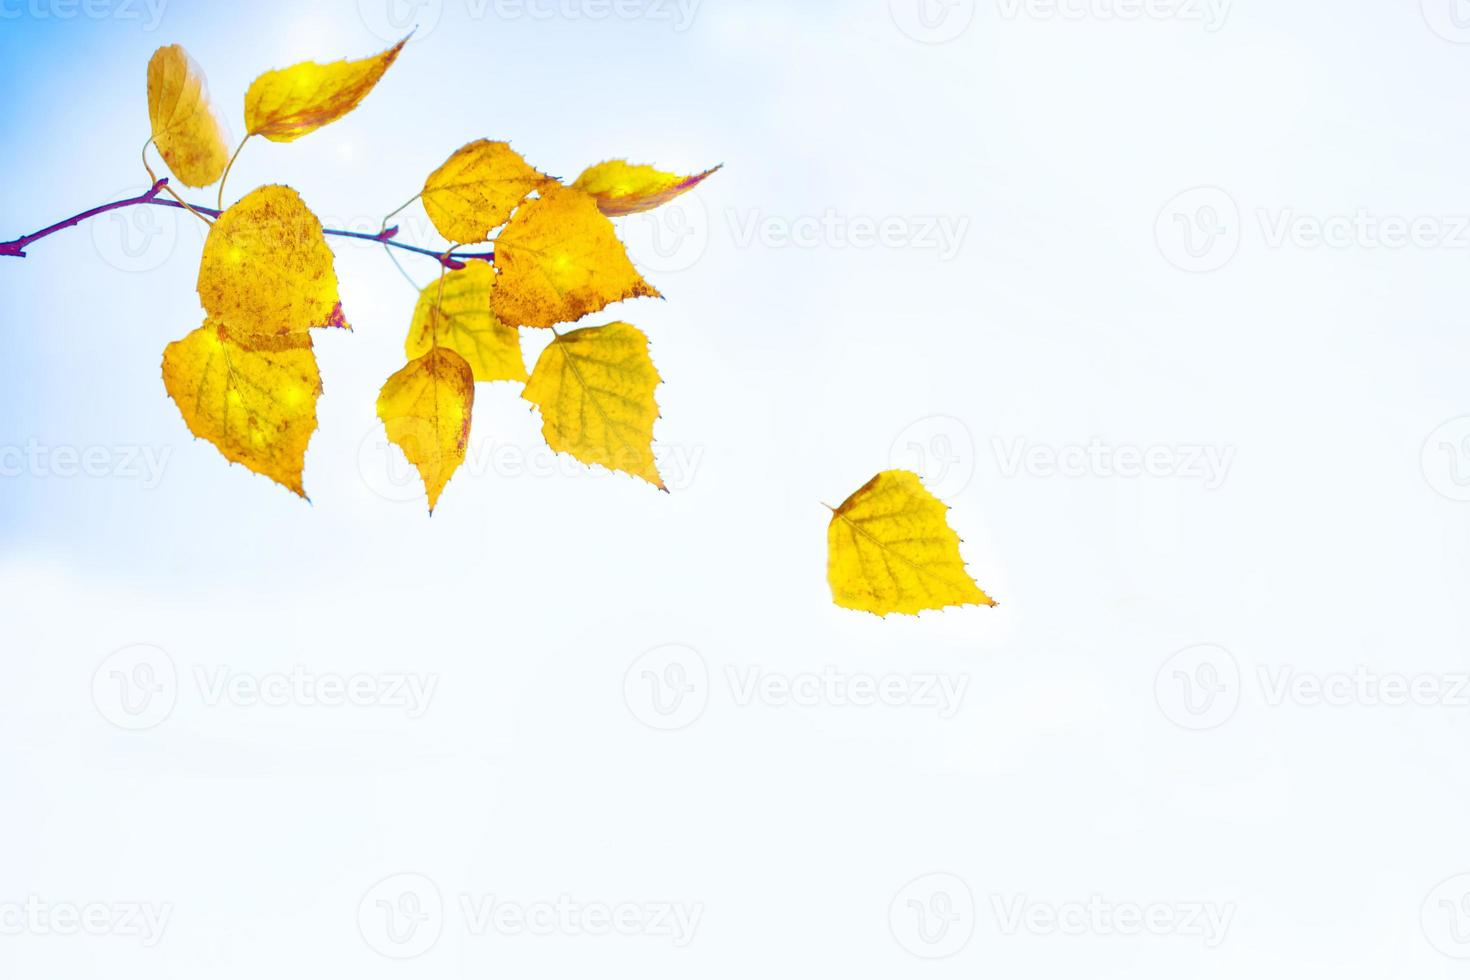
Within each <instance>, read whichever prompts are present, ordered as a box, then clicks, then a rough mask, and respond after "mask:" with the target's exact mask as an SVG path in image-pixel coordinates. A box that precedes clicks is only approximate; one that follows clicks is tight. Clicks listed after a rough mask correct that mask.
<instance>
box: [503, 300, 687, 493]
mask: <svg viewBox="0 0 1470 980" xmlns="http://www.w3.org/2000/svg"><path fill="white" fill-rule="evenodd" d="M658 383H659V377H658V371H657V369H655V368H654V366H653V361H652V360H651V359H650V358H649V356H648V338H647V337H645V336H644V335H643V333H642V331H640V330H639V329H638V328H637V327H634V326H631V325H630V324H627V323H609V324H608V325H607V326H605V327H584V328H583V329H581V330H573V331H572V332H571V333H566V334H562V335H561V336H559V337H557V338H556V339H555V340H554V341H552V342H551V343H550V344H548V345H547V346H546V349H545V350H544V351H542V352H541V357H540V359H539V360H537V362H536V367H535V369H533V370H532V371H531V380H530V381H529V382H527V384H526V390H525V398H526V400H527V401H530V402H532V403H534V404H535V405H536V406H537V407H538V408H540V409H541V419H542V423H543V424H542V429H541V431H542V433H543V434H544V435H545V436H546V442H547V444H548V445H550V446H551V448H552V449H554V450H556V451H557V452H559V453H570V454H571V455H573V456H575V457H576V458H577V459H580V460H581V461H582V462H584V463H596V464H599V465H602V466H605V467H607V468H608V469H610V470H622V471H623V472H624V473H631V474H633V475H634V476H637V477H640V478H642V479H644V480H647V481H648V482H649V483H652V484H653V485H654V486H656V487H658V488H659V489H660V490H663V489H664V481H663V479H662V478H661V477H660V476H659V475H658V467H657V466H656V465H655V463H654V458H653V423H654V421H655V420H656V419H657V418H658V405H657V404H656V403H655V402H654V399H653V391H654V389H655V388H657V387H658Z"/></svg>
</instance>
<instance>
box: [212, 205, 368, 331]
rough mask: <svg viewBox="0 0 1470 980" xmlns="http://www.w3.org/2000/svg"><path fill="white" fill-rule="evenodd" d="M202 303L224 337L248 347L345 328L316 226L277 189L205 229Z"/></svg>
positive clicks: (329, 254) (327, 256)
mask: <svg viewBox="0 0 1470 980" xmlns="http://www.w3.org/2000/svg"><path fill="white" fill-rule="evenodd" d="M199 298H200V300H201V301H202V302H203V303H204V309H205V312H206V313H208V314H209V316H210V318H211V319H214V320H217V321H219V325H220V328H221V330H223V331H224V332H225V333H227V334H228V335H229V336H230V337H232V338H233V339H234V340H236V341H237V342H239V343H241V344H244V345H245V346H249V347H260V346H266V345H268V344H270V343H272V342H275V341H278V340H279V339H280V338H282V337H288V336H305V334H306V331H307V330H308V329H309V328H311V327H345V326H347V322H346V321H345V320H344V319H343V318H342V304H341V303H340V302H339V301H338V298H337V274H336V272H335V271H333V268H332V250H331V249H330V248H328V247H327V240H326V238H325V237H323V235H322V225H321V222H320V221H318V220H317V218H316V215H314V214H312V213H311V211H310V210H308V209H307V207H306V205H305V204H304V203H303V202H302V200H301V196H300V195H298V194H297V193H296V192H295V191H294V190H292V189H291V188H289V187H283V186H281V185H279V184H273V185H270V186H267V187H260V188H257V189H256V190H253V191H251V192H250V193H249V194H247V195H245V196H244V197H243V198H241V199H240V201H239V202H238V203H236V204H235V205H234V206H233V207H231V208H229V209H228V210H226V211H225V213H224V214H222V215H220V217H219V220H217V221H215V223H214V224H213V225H212V226H211V227H210V229H209V236H208V237H207V238H206V239H205V241H204V257H203V259H201V261H200V263H199Z"/></svg>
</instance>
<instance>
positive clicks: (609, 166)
mask: <svg viewBox="0 0 1470 980" xmlns="http://www.w3.org/2000/svg"><path fill="white" fill-rule="evenodd" d="M719 169H720V168H719V167H711V168H710V169H709V170H706V171H705V172H704V173H702V174H695V175H694V176H693V177H681V176H679V175H678V174H671V173H666V172H664V171H662V170H656V169H654V168H653V167H650V166H648V165H646V164H642V163H628V162H627V161H626V160H608V161H607V162H606V163H599V164H597V165H596V166H592V167H588V168H587V169H586V170H584V171H582V176H580V177H578V178H577V182H576V183H574V184H573V185H572V186H573V187H575V188H577V189H578V190H582V191H586V192H587V193H588V194H591V195H592V196H593V197H594V198H596V199H597V206H598V207H599V208H601V209H602V213H603V214H605V215H609V216H610V217H618V216H620V215H625V214H633V213H635V212H638V211H649V210H652V209H653V208H656V207H658V206H659V205H660V204H667V203H669V202H670V201H672V200H673V199H674V198H676V197H678V196H679V195H680V194H683V193H684V192H685V191H687V190H691V189H693V188H694V187H697V186H699V183H700V182H701V181H702V180H704V179H705V178H706V177H708V176H709V175H710V174H712V173H714V172H715V171H716V170H719Z"/></svg>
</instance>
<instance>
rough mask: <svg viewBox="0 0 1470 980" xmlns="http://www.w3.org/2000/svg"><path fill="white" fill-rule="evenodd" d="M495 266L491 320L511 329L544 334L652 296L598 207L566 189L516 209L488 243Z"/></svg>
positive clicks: (552, 191) (653, 291) (583, 195)
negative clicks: (496, 275) (547, 329)
mask: <svg viewBox="0 0 1470 980" xmlns="http://www.w3.org/2000/svg"><path fill="white" fill-rule="evenodd" d="M495 265H496V267H497V268H499V269H500V280H499V282H498V283H497V284H496V287H495V299H494V305H495V315H496V316H498V317H500V320H501V322H502V323H506V324H509V325H511V326H516V327H549V326H551V325H552V324H556V323H566V322H570V321H572V320H580V319H581V318H582V317H584V316H586V315H587V314H589V313H596V312H597V311H598V310H600V309H602V308H603V307H605V306H607V305H608V304H609V303H616V302H617V301H618V300H623V299H631V298H633V297H635V296H658V295H659V292H658V290H657V289H654V288H653V287H652V286H650V285H649V284H648V283H646V282H644V281H643V277H642V276H640V275H639V274H638V270H637V269H635V268H633V263H632V262H630V261H628V253H627V252H626V251H625V250H624V249H623V243H622V242H620V241H618V236H617V234H616V233H615V232H614V231H613V226H612V222H611V221H609V220H608V219H607V217H606V216H605V215H603V213H602V212H601V211H599V210H598V209H597V202H596V201H595V200H594V199H593V198H592V197H591V196H590V195H588V194H586V193H583V192H582V191H579V190H576V189H575V188H571V187H555V188H550V189H548V190H546V191H545V192H544V193H543V194H542V196H541V197H539V198H537V199H535V200H532V201H527V202H526V203H525V204H522V205H521V206H520V207H519V208H517V209H516V212H515V214H514V215H512V216H511V219H510V223H509V224H507V225H506V226H505V229H504V230H503V231H502V232H501V233H500V236H499V237H498V238H496V239H495Z"/></svg>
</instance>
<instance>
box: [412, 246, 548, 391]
mask: <svg viewBox="0 0 1470 980" xmlns="http://www.w3.org/2000/svg"><path fill="white" fill-rule="evenodd" d="M494 289H495V269H494V268H492V267H491V265H490V263H488V262H482V261H479V260H476V259H471V260H470V261H468V262H466V263H465V267H464V268H463V269H456V270H455V271H453V272H448V273H445V275H443V276H442V277H441V278H440V279H438V280H437V281H435V282H432V283H430V284H429V285H428V286H425V287H424V290H423V292H421V293H419V301H418V305H417V306H415V307H414V310H413V323H412V324H411V325H410V326H409V328H408V340H407V341H406V342H405V343H404V352H405V353H406V354H407V355H408V358H409V360H413V359H414V358H416V357H422V356H423V355H424V354H426V353H428V352H429V350H430V348H432V347H434V346H435V345H436V344H437V346H439V347H447V348H449V349H450V350H452V351H454V352H455V353H456V354H458V355H460V356H461V357H463V358H464V359H465V360H466V361H468V362H469V365H470V369H471V370H472V371H474V373H475V380H476V381H525V380H526V361H525V358H524V357H523V356H522V355H521V335H520V334H519V333H517V332H516V331H515V330H514V329H512V328H511V327H507V326H506V325H505V324H503V323H501V322H500V321H499V320H497V319H496V318H495V314H494V313H493V312H491V310H490V294H491V293H492V292H493V291H494Z"/></svg>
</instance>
